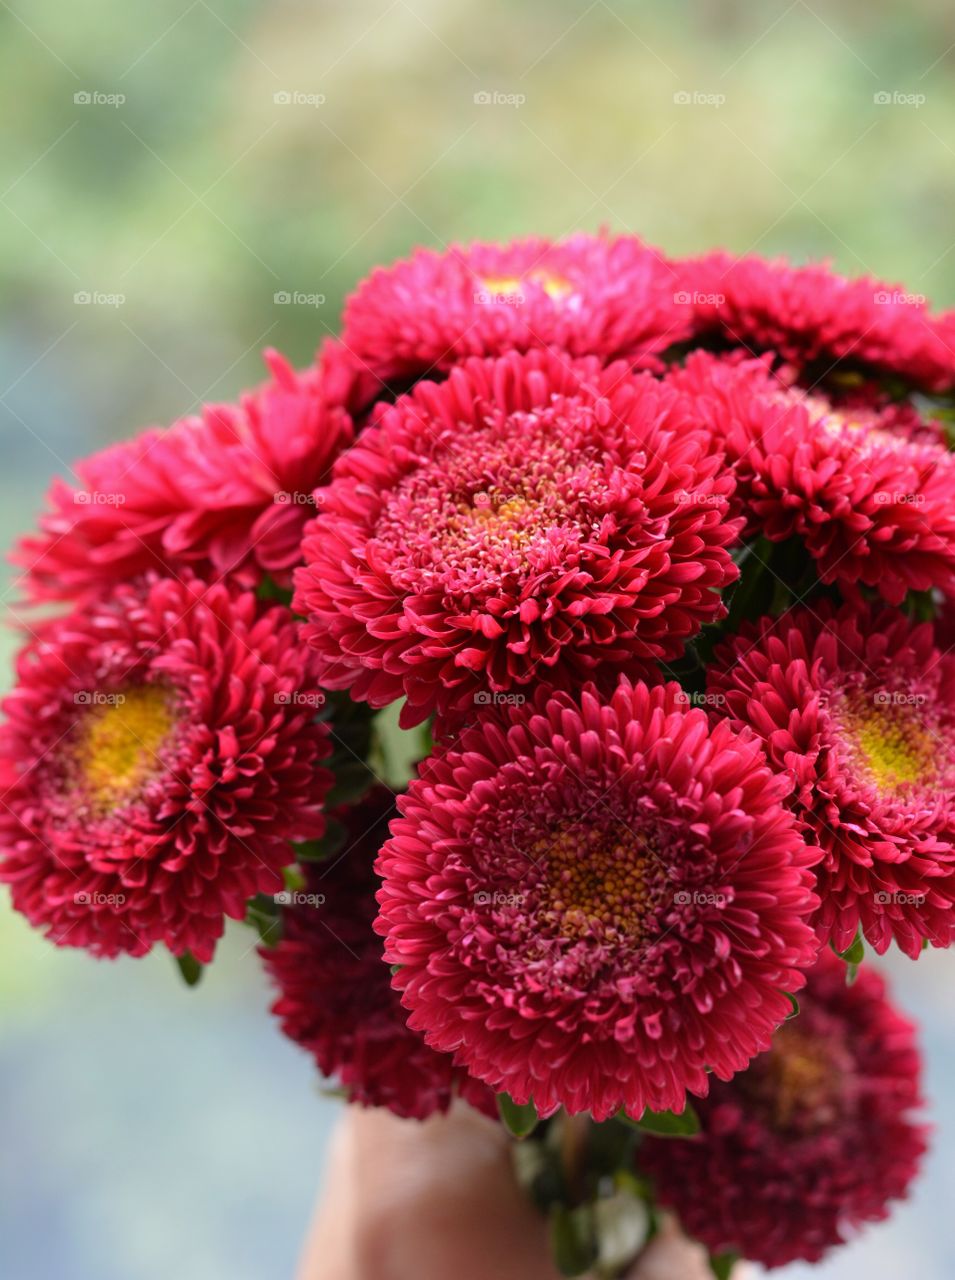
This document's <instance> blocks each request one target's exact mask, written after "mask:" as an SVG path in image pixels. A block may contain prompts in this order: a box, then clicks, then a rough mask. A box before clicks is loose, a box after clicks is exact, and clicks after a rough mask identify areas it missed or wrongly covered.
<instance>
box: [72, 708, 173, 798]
mask: <svg viewBox="0 0 955 1280" xmlns="http://www.w3.org/2000/svg"><path fill="white" fill-rule="evenodd" d="M109 699H110V700H109V701H106V702H104V703H103V704H101V705H94V706H93V707H92V708H91V710H90V711H89V712H88V713H87V714H86V716H85V718H84V720H83V723H82V726H81V728H80V734H79V740H78V742H77V745H76V754H75V759H76V765H77V769H78V773H79V777H80V779H81V781H82V786H83V790H84V791H85V792H86V793H87V795H88V796H89V797H90V799H91V800H92V802H93V804H94V805H95V807H96V808H97V809H98V810H100V811H108V810H110V809H114V808H116V807H117V806H118V805H120V804H121V803H122V802H123V801H124V800H128V799H130V798H131V797H132V796H133V795H134V794H135V792H136V791H137V789H138V788H139V787H141V786H142V784H143V783H144V782H145V781H146V780H147V779H148V778H149V777H150V776H151V775H152V774H153V773H154V772H155V770H156V768H157V766H158V765H159V761H158V758H157V753H158V752H159V750H160V748H161V747H162V746H163V744H164V742H165V741H166V739H167V738H168V736H169V734H170V732H171V731H172V729H173V727H174V725H175V715H174V713H173V709H172V706H171V704H170V696H169V692H168V690H167V689H164V688H163V687H161V686H159V685H142V686H140V687H138V688H131V689H128V690H126V691H125V692H124V693H117V694H112V695H109Z"/></svg>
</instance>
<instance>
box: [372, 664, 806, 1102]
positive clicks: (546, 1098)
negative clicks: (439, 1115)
mask: <svg viewBox="0 0 955 1280" xmlns="http://www.w3.org/2000/svg"><path fill="white" fill-rule="evenodd" d="M786 786H787V784H786V781H785V780H784V779H781V778H780V777H778V776H777V775H774V774H773V773H772V772H771V771H770V770H769V769H768V768H767V766H766V763H765V759H764V757H763V755H762V752H761V750H760V748H759V744H758V741H757V740H756V738H755V737H754V736H753V735H751V734H743V735H739V734H737V733H736V732H734V731H733V730H731V729H730V727H729V725H728V724H727V723H726V722H719V723H717V724H715V725H711V724H710V722H709V720H708V719H707V716H706V713H705V712H703V711H702V710H700V709H697V708H691V707H689V706H688V699H687V695H686V694H685V693H684V692H683V691H682V690H681V689H680V687H679V686H678V685H675V684H668V685H665V686H658V687H656V688H653V689H649V688H647V686H646V685H643V684H637V685H636V686H632V685H630V684H629V683H628V682H627V681H621V683H620V684H619V685H618V687H617V690H616V692H615V693H614V694H613V696H612V697H611V698H609V699H604V698H601V697H598V696H597V695H596V694H595V692H594V691H593V690H592V689H590V688H588V689H585V690H584V692H583V694H582V695H581V697H580V700H579V701H578V700H576V699H575V698H573V697H572V696H571V695H569V694H566V693H562V692H552V691H548V690H547V689H546V688H539V689H538V691H537V694H536V696H535V697H534V698H533V699H532V700H531V701H529V702H528V703H527V704H525V705H523V706H512V707H509V708H507V709H503V710H502V709H497V710H496V711H495V712H494V713H493V714H489V715H488V716H486V717H485V719H484V720H483V721H482V723H480V724H479V725H477V726H475V727H473V728H471V729H469V730H466V731H465V733H464V734H463V736H462V737H461V740H460V742H459V744H458V745H457V746H455V747H454V748H451V749H447V750H440V749H439V751H438V752H436V754H435V755H434V756H432V758H431V759H430V760H429V761H428V762H427V763H426V764H425V765H424V766H422V770H421V776H420V777H419V778H418V779H417V780H416V781H414V782H412V784H411V786H410V788H409V790H408V793H407V795H406V796H404V797H402V798H401V799H400V800H399V802H398V805H399V809H400V810H401V813H402V814H403V817H402V818H400V819H398V820H396V821H395V822H393V823H392V826H391V830H392V837H391V839H390V840H389V841H388V843H387V844H386V845H385V846H384V848H383V849H382V852H381V856H380V858H379V860H378V870H379V872H380V873H381V875H382V877H383V880H384V884H383V887H382V889H381V891H380V893H379V895H378V899H379V902H380V904H381V913H380V917H379V920H378V924H377V925H376V927H377V928H378V930H379V932H380V933H382V934H383V935H384V937H385V959H386V960H387V961H388V962H389V963H391V964H397V965H400V966H401V967H400V969H398V971H397V973H396V975H395V977H394V984H395V986H396V987H397V988H398V989H399V990H401V991H402V992H403V996H402V1002H403V1003H404V1005H405V1007H406V1008H407V1009H409V1010H410V1017H409V1020H408V1021H409V1025H410V1026H411V1027H412V1028H413V1029H414V1030H416V1031H420V1032H423V1033H424V1036H425V1039H426V1040H427V1042H428V1044H430V1045H432V1046H433V1047H434V1048H436V1049H440V1050H444V1051H446V1052H449V1051H457V1054H458V1059H459V1061H460V1062H461V1063H462V1064H463V1065H464V1066H466V1067H467V1068H468V1070H469V1071H470V1072H471V1073H472V1075H475V1076H477V1077H478V1079H481V1080H484V1081H485V1082H486V1083H487V1084H488V1085H490V1086H491V1088H492V1089H494V1090H495V1091H496V1092H500V1091H502V1090H506V1091H507V1092H508V1093H510V1094H511V1096H512V1097H513V1098H514V1099H515V1100H516V1101H517V1102H519V1103H521V1104H525V1103H527V1102H528V1101H529V1100H531V1099H533V1101H534V1103H535V1105H536V1106H537V1108H538V1110H539V1112H540V1113H541V1114H543V1115H549V1114H551V1113H553V1112H554V1111H556V1110H557V1108H558V1107H560V1106H564V1107H566V1108H567V1109H568V1111H570V1112H580V1111H590V1112H592V1113H593V1116H594V1118H595V1119H596V1120H605V1119H607V1118H608V1117H609V1116H612V1115H613V1114H615V1113H616V1112H617V1111H618V1110H619V1109H620V1108H621V1107H624V1108H626V1110H627V1111H628V1112H629V1113H630V1114H631V1115H635V1116H639V1115H640V1114H641V1113H642V1112H643V1110H644V1108H645V1107H651V1108H653V1109H654V1110H660V1109H665V1108H673V1109H675V1110H677V1111H679V1110H681V1109H682V1108H683V1105H684V1103H685V1097H686V1092H687V1090H689V1091H690V1092H692V1093H696V1094H705V1093H706V1091H707V1087H708V1081H709V1076H708V1074H707V1069H708V1068H712V1070H713V1071H714V1072H715V1074H716V1075H717V1076H719V1077H720V1078H728V1077H729V1076H731V1075H732V1074H733V1072H734V1071H738V1070H739V1069H740V1068H741V1067H743V1066H745V1064H746V1063H747V1062H748V1061H749V1060H750V1058H752V1057H753V1056H754V1055H755V1054H757V1053H759V1052H761V1051H762V1050H763V1049H765V1048H767V1047H768V1045H769V1042H770V1036H771V1033H772V1031H773V1029H774V1028H775V1027H776V1026H777V1025H778V1024H779V1023H780V1022H781V1021H782V1020H783V1018H785V1017H786V1015H787V1013H788V1012H789V1010H790V1003H789V1000H788V999H787V997H786V995H785V994H783V993H784V992H786V991H792V990H794V989H796V988H798V987H799V986H801V984H802V982H803V976H802V974H801V973H800V972H799V970H800V969H801V968H803V967H805V966H808V965H810V964H811V963H812V961H813V958H814V955H815V951H816V946H815V942H814V940H813V938H812V931H811V929H809V927H808V926H807V925H806V923H805V919H804V918H805V917H806V916H807V915H808V913H809V912H810V911H811V910H812V908H813V907H814V905H815V902H816V900H815V898H814V897H813V895H812V892H811V889H810V885H811V883H812V874H811V871H810V870H809V869H808V868H809V866H810V864H811V859H812V857H814V856H815V851H810V850H809V849H808V848H807V846H806V845H805V843H804V841H803V840H802V839H801V837H800V836H799V834H798V830H797V828H796V825H795V823H794V821H793V818H792V815H791V814H790V813H789V812H788V810H787V809H786V807H785V804H784V803H783V797H784V795H785V792H786Z"/></svg>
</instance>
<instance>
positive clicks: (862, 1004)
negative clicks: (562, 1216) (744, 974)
mask: <svg viewBox="0 0 955 1280" xmlns="http://www.w3.org/2000/svg"><path fill="white" fill-rule="evenodd" d="M799 1004H800V1013H799V1016H798V1017H796V1018H794V1019H793V1020H792V1021H791V1022H788V1023H786V1024H785V1026H783V1027H781V1028H780V1030H779V1031H777V1032H776V1035H775V1036H774V1037H773V1044H772V1047H771V1048H770V1050H769V1051H768V1052H767V1053H763V1054H761V1055H760V1056H759V1057H758V1058H756V1059H755V1061H754V1062H752V1063H751V1064H750V1066H749V1067H748V1069H747V1070H746V1071H744V1072H742V1073H741V1074H740V1075H738V1076H734V1077H733V1079H732V1080H730V1081H728V1082H723V1081H715V1082H714V1084H713V1087H712V1088H711V1090H710V1093H709V1096H708V1097H707V1099H706V1100H705V1101H704V1102H702V1103H700V1104H699V1105H698V1106H697V1111H698V1112H699V1114H700V1119H701V1122H702V1133H701V1135H700V1136H699V1138H697V1139H695V1140H693V1141H685V1142H667V1141H663V1140H660V1139H653V1140H647V1141H646V1142H645V1143H644V1144H643V1146H642V1147H641V1148H640V1152H639V1156H638V1158H639V1161H640V1166H641V1169H643V1171H644V1172H646V1173H649V1174H650V1175H651V1176H652V1178H653V1180H654V1182H655V1185H656V1191H657V1195H658V1197H659V1199H660V1201H661V1202H662V1203H663V1204H664V1205H666V1206H668V1207H670V1208H673V1209H675V1210H676V1211H677V1212H678V1213H679V1215H680V1218H681V1220H682V1223H683V1226H684V1227H685V1229H686V1230H687V1232H688V1233H689V1234H690V1235H691V1236H694V1237H695V1238H696V1239H698V1240H700V1241H701V1242H702V1243H703V1244H705V1245H707V1246H708V1247H709V1248H710V1249H711V1250H712V1251H713V1252H714V1253H717V1254H719V1253H724V1252H737V1253H740V1254H741V1255H742V1256H743V1257H745V1258H749V1259H751V1260H752V1261H754V1262H759V1263H762V1265H763V1266H766V1267H782V1266H785V1265H786V1264H787V1263H789V1262H795V1261H797V1260H799V1259H803V1260H805V1261H806V1262H818V1261H819V1259H820V1258H821V1257H822V1256H823V1255H824V1254H825V1253H826V1252H827V1251H828V1250H829V1249H831V1248H833V1246H835V1245H839V1244H844V1243H845V1242H846V1239H847V1235H848V1233H850V1232H851V1231H853V1230H857V1229H858V1228H859V1227H860V1226H862V1225H863V1224H864V1223H866V1222H878V1221H881V1220H882V1219H883V1218H885V1217H886V1216H887V1212H888V1205H889V1203H890V1201H893V1200H898V1199H901V1198H903V1197H904V1196H905V1195H906V1193H907V1191H908V1188H909V1185H910V1183H911V1182H912V1180H913V1178H914V1177H915V1175H916V1173H917V1172H918V1167H919V1162H920V1159H921V1156H922V1154H923V1153H924V1151H925V1146H926V1130H925V1128H924V1127H923V1126H921V1125H920V1124H918V1123H917V1120H916V1118H915V1114H914V1113H916V1112H917V1110H918V1109H919V1108H920V1107H921V1104H922V1100H921V1097H920V1094H919V1075H920V1071H921V1061H920V1057H919V1052H918V1048H917V1045H916V1041H915V1031H914V1028H913V1026H912V1025H911V1023H909V1022H908V1021H907V1020H906V1019H905V1018H903V1017H902V1015H901V1014H900V1013H898V1012H897V1010H896V1009H894V1008H893V1006H892V1005H891V1004H890V1003H889V1001H888V1000H887V999H886V995H885V984H884V983H883V981H882V979H881V978H880V977H879V976H878V974H876V973H874V972H873V971H872V968H871V966H870V965H863V967H862V969H860V971H859V976H858V980H857V981H856V983H855V984H854V985H853V986H848V985H847V984H846V975H845V965H844V964H842V962H841V961H839V960H837V959H836V958H835V957H834V956H832V955H829V954H827V953H823V954H822V955H821V956H820V959H819V966H818V968H816V969H814V970H813V972H812V973H811V974H810V976H809V981H808V984H807V986H806V989H805V990H804V991H803V992H802V994H801V995H800V998H799Z"/></svg>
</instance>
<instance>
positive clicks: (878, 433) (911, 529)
mask: <svg viewBox="0 0 955 1280" xmlns="http://www.w3.org/2000/svg"><path fill="white" fill-rule="evenodd" d="M670 381H671V382H672V383H673V385H674V386H676V387H678V388H679V389H680V390H681V391H684V392H686V393H687V394H689V395H691V396H693V397H694V398H695V400H696V404H697V410H698V414H699V416H700V418H701V420H702V421H704V422H706V424H707V425H708V427H709V428H710V430H711V431H712V433H713V436H714V439H715V441H716V442H717V444H718V446H719V447H721V448H722V449H724V450H725V453H726V459H727V462H728V463H729V464H730V466H731V467H732V469H733V474H734V476H735V478H736V482H737V490H736V496H737V500H738V502H739V503H740V504H741V509H742V511H743V514H744V515H745V516H746V518H747V532H748V535H749V536H754V535H756V534H760V533H761V534H764V535H765V536H766V537H767V538H769V539H770V540H771V541H773V542H781V541H783V540H785V539H787V538H790V537H798V538H800V539H801V540H802V542H803V544H804V545H805V548H806V550H807V551H808V552H809V554H810V555H811V556H812V557H813V559H814V560H815V561H816V562H817V570H818V573H819V576H820V578H821V579H822V581H823V582H826V583H832V582H837V583H839V584H840V585H842V586H852V585H854V584H856V583H864V584H865V585H866V586H869V587H874V588H875V589H876V590H877V591H878V592H879V593H880V594H881V595H882V596H883V597H884V598H885V599H886V600H887V601H889V602H890V603H891V604H900V603H901V602H902V600H903V599H904V598H905V595H906V592H908V591H926V590H929V589H930V588H932V587H939V588H941V589H943V590H947V591H950V592H955V456H953V455H952V454H951V453H950V452H949V450H948V449H947V447H946V446H945V444H944V441H943V440H942V438H941V435H940V432H939V429H938V427H937V426H936V425H935V424H932V423H926V422H923V421H922V420H921V419H920V418H919V416H918V414H917V413H916V411H915V410H914V409H913V408H911V407H910V406H908V405H904V404H903V405H889V406H884V407H871V406H867V405H865V404H858V403H856V404H853V403H851V402H850V403H845V404H836V403H833V402H832V401H831V400H829V399H828V398H827V397H826V396H823V395H820V394H807V393H805V392H803V391H800V390H799V389H798V388H796V387H792V386H786V385H785V384H784V383H781V382H780V381H778V380H777V379H776V378H774V377H773V376H772V374H770V373H769V372H768V370H767V367H766V364H765V362H764V361H761V360H747V361H742V362H740V361H726V360H721V359H718V358H716V357H714V356H712V355H709V354H707V353H705V352H696V353H694V354H693V355H691V356H690V357H689V359H688V360H687V363H686V367H685V368H684V369H681V370H675V371H674V372H673V373H672V374H671V375H670Z"/></svg>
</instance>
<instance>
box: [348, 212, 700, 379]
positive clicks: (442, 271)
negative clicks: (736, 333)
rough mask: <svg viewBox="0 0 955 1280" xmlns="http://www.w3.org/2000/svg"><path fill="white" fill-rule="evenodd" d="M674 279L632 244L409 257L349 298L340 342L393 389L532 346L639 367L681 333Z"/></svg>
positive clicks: (575, 240)
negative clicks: (470, 360)
mask: <svg viewBox="0 0 955 1280" xmlns="http://www.w3.org/2000/svg"><path fill="white" fill-rule="evenodd" d="M675 280H676V276H675V273H674V271H673V269H672V267H670V265H669V264H668V263H667V262H666V260H665V259H664V258H663V257H662V255H661V254H660V253H659V252H658V251H657V250H656V249H652V248H650V247H649V246H647V245H645V244H643V243H642V241H640V240H638V239H636V237H634V236H607V235H600V236H590V235H584V234H578V235H574V236H571V237H570V238H569V239H568V240H563V241H557V242H554V241H550V240H540V239H527V240H517V241H514V242H513V243H511V244H507V245H495V244H472V245H469V246H467V247H465V248H462V247H460V246H455V247H453V248H451V249H450V250H448V252H446V253H435V252H434V251H433V250H430V249H419V250H417V252H415V253H414V254H413V255H412V256H411V257H410V258H408V259H406V260H405V261H403V262H398V263H396V264H395V265H394V266H391V267H386V268H382V267H380V268H378V269H377V270H376V271H373V272H372V273H371V275H370V276H369V277H368V279H367V280H366V281H365V282H364V283H363V284H362V285H361V286H360V287H359V288H358V290H357V291H356V292H355V293H354V294H353V295H352V297H351V298H350V299H349V300H348V302H347V303H346V305H345V323H344V332H343V334H342V341H343V342H344V344H345V346H346V347H347V348H348V349H349V350H350V351H351V352H352V354H353V355H354V356H355V357H357V358H359V359H361V360H363V361H364V362H366V363H367V365H368V366H369V367H372V368H374V369H375V370H376V371H377V372H378V373H379V375H380V376H381V377H383V378H386V379H389V380H396V381H401V380H405V381H407V380H409V379H414V378H418V377H421V376H423V375H427V374H428V373H430V372H432V371H442V370H446V369H449V368H451V367H452V366H453V365H454V364H456V363H457V362H458V361H460V360H462V359H464V358H465V357H467V356H498V355H505V354H506V353H507V352H509V351H528V350H530V349H532V348H536V347H553V348H558V349H560V350H561V351H564V352H566V353H567V354H569V355H572V356H586V355H596V356H599V357H601V359H603V360H605V361H606V360H613V359H616V358H621V359H627V360H630V361H632V362H635V363H637V362H640V361H642V360H646V359H648V358H649V357H650V356H651V355H652V354H653V353H655V352H658V351H661V350H662V349H663V348H665V347H667V346H669V345H671V344H672V343H674V342H677V341H679V340H680V339H681V338H683V337H685V336H686V334H687V333H688V332H689V328H690V321H691V314H692V313H691V311H690V309H689V308H687V307H686V306H681V305H679V300H678V298H677V295H676V293H675V290H677V289H679V287H680V286H679V284H678V283H677V284H675V283H674V282H675Z"/></svg>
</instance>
